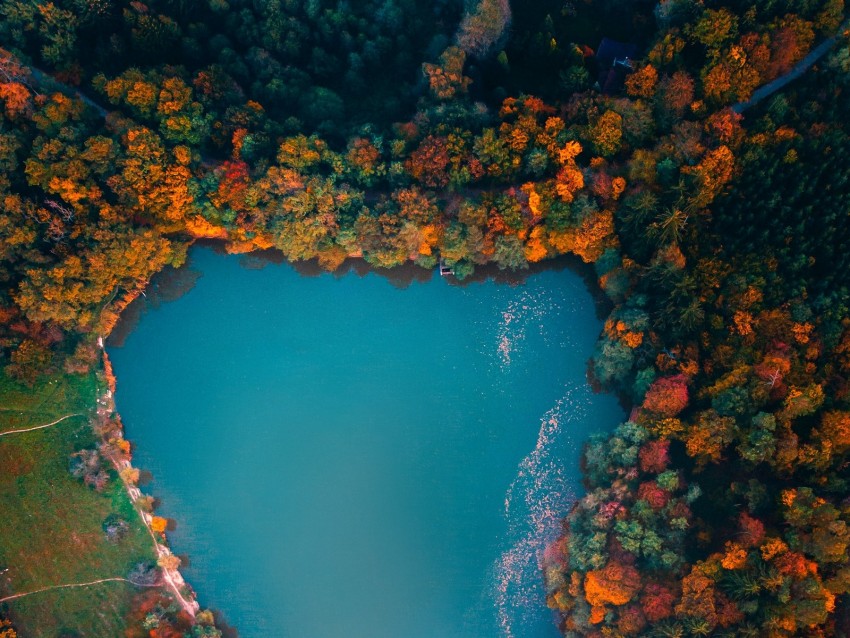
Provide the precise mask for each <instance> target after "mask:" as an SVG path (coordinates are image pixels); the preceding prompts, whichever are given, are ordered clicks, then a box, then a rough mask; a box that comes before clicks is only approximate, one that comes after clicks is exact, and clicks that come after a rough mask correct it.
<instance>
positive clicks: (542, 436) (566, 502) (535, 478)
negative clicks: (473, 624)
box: [493, 387, 589, 638]
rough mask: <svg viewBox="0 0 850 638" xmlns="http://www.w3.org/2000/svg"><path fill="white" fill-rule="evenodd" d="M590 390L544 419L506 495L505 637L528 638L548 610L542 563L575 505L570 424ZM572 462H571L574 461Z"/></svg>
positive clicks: (500, 571)
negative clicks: (526, 632)
mask: <svg viewBox="0 0 850 638" xmlns="http://www.w3.org/2000/svg"><path fill="white" fill-rule="evenodd" d="M587 394H588V391H587V388H582V387H568V388H566V391H565V393H564V396H563V397H562V398H561V399H559V400H558V402H557V403H556V404H555V406H554V407H553V408H552V409H551V410H549V411H548V412H547V413H546V414H545V415H544V416H543V418H542V419H541V422H540V431H539V433H538V436H537V444H536V445H535V447H534V449H533V450H532V451H531V452H530V453H529V454H528V456H526V457H525V458H524V459H523V460H522V462H521V463H520V464H519V470H518V472H517V476H516V478H515V479H514V480H513V482H512V483H511V486H510V488H508V491H507V494H506V496H505V512H504V514H505V518H506V519H507V521H508V538H509V542H510V546H509V547H508V548H507V549H506V550H505V551H504V552H503V553H502V555H501V556H500V557H499V559H498V560H497V561H496V564H495V565H494V569H493V589H494V596H495V603H496V609H497V614H498V620H499V626H500V629H501V635H502V636H503V638H524V636H523V634H521V633H520V634H518V633H517V632H518V631H519V628H520V627H525V626H529V625H530V624H533V620H534V619H539V618H540V615H541V609H542V608H545V597H544V594H543V587H542V582H541V578H542V577H541V565H540V559H541V558H542V556H543V551H544V549H545V547H546V545H547V544H548V543H550V542H551V541H553V540H554V539H555V538H556V537H557V535H558V532H559V530H560V525H561V520H562V519H563V517H564V516H565V514H566V513H567V511H568V510H569V507H570V505H571V504H572V503H573V502H574V501H575V488H576V486H575V485H574V484H573V480H571V479H570V477H569V476H568V475H567V473H566V472H565V466H566V464H567V463H568V462H570V461H568V460H567V459H565V458H564V454H565V453H566V452H572V451H574V449H575V442H573V441H572V440H571V437H570V432H569V423H570V422H571V421H575V420H579V419H582V418H583V417H584V416H585V413H586V405H587V402H588V399H589V397H588V396H587ZM570 460H571V459H570Z"/></svg>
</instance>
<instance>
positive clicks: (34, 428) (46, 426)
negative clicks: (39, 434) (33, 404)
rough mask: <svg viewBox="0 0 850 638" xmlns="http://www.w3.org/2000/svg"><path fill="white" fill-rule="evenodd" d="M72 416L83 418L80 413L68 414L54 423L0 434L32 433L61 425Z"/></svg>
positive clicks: (0, 434)
mask: <svg viewBox="0 0 850 638" xmlns="http://www.w3.org/2000/svg"><path fill="white" fill-rule="evenodd" d="M72 416H83V415H82V414H80V413H79V412H77V413H74V414H66V415H65V416H63V417H60V418H58V419H56V420H55V421H53V422H52V423H45V424H44V425H36V426H35V427H32V428H23V429H22V430H8V431H7V432H0V436H6V435H7V434H18V433H20V432H32V431H33V430H41V429H42V428H49V427H50V426H51V425H56V424H57V423H61V422H62V421H64V420H65V419H70V418H71V417H72Z"/></svg>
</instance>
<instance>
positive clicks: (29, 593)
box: [0, 576, 161, 603]
mask: <svg viewBox="0 0 850 638" xmlns="http://www.w3.org/2000/svg"><path fill="white" fill-rule="evenodd" d="M116 582H123V583H130V584H131V585H135V586H136V587H160V586H161V585H160V583H154V584H150V585H149V584H145V583H137V582H135V581H132V580H130V579H129V578H121V577H119V576H115V577H112V578H100V579H98V580H92V581H89V582H87V583H69V584H67V585H51V586H50V587H42V588H41V589H34V590H32V591H25V592H22V593H20V594H12V595H11V596H5V597H4V598H0V603H4V602H6V601H7V600H15V599H16V598H23V597H24V596H32V595H33V594H40V593H41V592H44V591H52V590H54V589H68V588H70V587H89V586H90V585H98V584H100V583H116Z"/></svg>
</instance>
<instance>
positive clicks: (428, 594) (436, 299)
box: [108, 248, 624, 638]
mask: <svg viewBox="0 0 850 638" xmlns="http://www.w3.org/2000/svg"><path fill="white" fill-rule="evenodd" d="M190 255H191V259H190V269H191V270H193V271H197V272H198V273H200V274H201V276H200V277H199V278H198V279H197V281H196V282H195V285H194V287H193V288H192V289H191V290H190V291H189V292H188V293H186V294H185V295H183V296H182V297H180V298H179V299H177V300H176V301H172V302H170V303H164V304H161V305H157V306H156V307H151V308H149V309H148V310H147V311H145V312H144V313H143V314H142V316H141V318H140V320H139V321H138V323H137V325H135V326H134V327H133V328H132V330H131V331H130V332H129V334H128V335H127V336H126V340H125V342H124V344H123V345H122V346H120V347H118V346H116V345H112V346H110V347H109V348H108V350H109V355H110V357H111V358H112V362H113V365H114V367H115V372H116V375H117V377H118V390H117V395H116V401H117V406H118V410H119V412H120V413H121V415H122V418H123V421H124V425H125V428H126V431H127V437H128V438H129V439H130V440H131V441H133V442H134V444H135V446H136V449H135V453H134V454H135V457H134V464H135V465H136V466H137V467H140V468H142V469H143V470H149V471H150V472H152V474H153V481H152V483H151V484H150V485H149V486H147V487H146V488H145V489H146V491H149V492H151V493H153V494H155V495H156V496H158V497H160V498H161V500H162V506H161V508H160V510H159V511H158V513H159V514H160V515H162V516H173V517H175V518H176V519H177V527H176V529H175V530H174V531H173V532H170V533H169V537H170V540H171V544H172V547H173V549H174V551H175V553H178V554H188V556H189V558H190V560H191V564H190V566H189V567H188V568H186V569H185V570H184V574H185V576H186V578H187V580H188V582H189V583H190V584H191V585H192V586H193V587H194V588H195V590H196V591H197V592H198V595H199V598H200V601H201V603H202V605H203V606H207V607H211V608H215V609H218V610H220V611H221V612H222V614H223V616H224V618H225V620H226V621H227V622H228V623H229V624H230V625H232V626H234V627H236V628H237V629H238V631H239V636H240V637H241V638H260V637H271V638H343V637H345V638H494V637H499V636H501V637H515V638H556V637H557V636H558V632H557V631H556V629H555V627H554V624H553V621H552V616H551V614H550V612H548V611H547V610H546V608H545V605H544V602H543V594H542V585H541V577H540V571H539V567H538V563H537V560H538V555H539V553H540V552H541V551H542V548H543V544H544V542H545V541H546V540H548V539H551V538H552V537H553V536H555V535H556V534H557V532H558V528H559V524H560V519H561V517H562V516H563V515H564V514H565V513H566V511H567V509H568V508H569V505H570V503H571V501H572V499H573V498H574V496H575V493H576V492H577V491H580V489H581V488H580V483H579V478H580V474H579V469H578V462H579V453H580V450H581V446H582V444H583V442H584V441H585V440H586V439H587V437H588V435H589V434H590V433H592V432H595V431H600V430H605V429H608V428H610V427H612V426H613V425H614V424H615V423H617V422H618V421H620V420H622V418H623V416H624V415H623V412H622V410H621V409H620V407H619V406H618V405H617V402H616V401H615V400H614V398H613V397H611V396H608V395H594V394H593V393H592V391H591V390H590V388H589V386H588V385H587V382H586V377H585V372H586V367H587V360H588V358H589V357H590V355H591V353H592V350H593V344H594V341H595V339H596V336H597V335H598V333H599V331H600V329H601V322H600V321H599V319H597V317H596V314H595V309H594V303H593V300H592V299H591V295H590V294H589V292H588V291H587V289H586V287H585V285H584V282H583V281H582V279H581V277H580V276H578V275H577V274H575V273H574V272H571V271H570V270H567V269H562V270H549V271H544V272H541V273H538V274H534V275H531V276H530V277H529V278H528V279H527V281H526V282H525V283H524V284H521V285H515V286H511V285H506V284H496V283H493V282H492V281H487V282H483V283H472V284H469V285H466V286H456V285H449V284H448V282H447V281H445V280H443V279H441V278H440V277H439V275H436V274H435V275H434V276H433V278H431V277H426V278H427V279H429V280H428V281H413V282H412V283H410V285H408V286H407V287H405V288H403V289H402V288H399V287H398V286H394V285H393V284H392V283H391V282H390V281H388V279H387V278H385V277H382V276H379V275H377V274H374V273H368V274H365V275H363V274H356V273H349V274H346V275H344V276H333V275H328V274H324V275H321V276H315V277H306V276H303V275H301V274H299V273H298V272H296V271H295V270H294V269H293V268H292V267H291V266H288V265H276V264H268V265H265V267H264V268H258V267H257V266H258V264H257V260H255V259H249V260H248V261H249V262H250V264H249V265H252V266H253V267H252V268H247V267H245V259H244V258H240V257H236V256H225V255H221V254H216V253H214V252H213V251H211V250H210V249H206V248H196V249H193V250H192V252H191V253H190ZM260 265H262V264H260ZM186 272H189V271H186ZM184 275H185V273H184ZM151 296H152V294H149V297H151Z"/></svg>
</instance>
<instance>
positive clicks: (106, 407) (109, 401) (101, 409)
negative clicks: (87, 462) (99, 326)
mask: <svg viewBox="0 0 850 638" xmlns="http://www.w3.org/2000/svg"><path fill="white" fill-rule="evenodd" d="M98 343H99V345H100V348H101V354H102V356H103V357H104V360H105V361H108V357H107V355H106V351H105V350H103V339H102V338H101V339H99V340H98ZM112 392H113V390H112V388H109V389H107V390H106V392H104V393H102V394H100V395H99V396H98V397H97V413H98V415H100V416H107V415H109V414H113V413H114V412H115V399H114V396H113V393H112ZM101 451H102V453H103V454H104V456H105V457H106V458H107V459H109V462H110V463H112V466H113V467H114V468H115V470H116V471H117V472H118V477H119V479H120V480H121V482H122V483H123V484H124V489H125V490H126V492H127V495H128V496H129V498H130V502H131V503H132V504H133V508H134V509H135V510H136V513H137V514H138V515H139V518H140V519H141V521H142V523H143V524H144V526H145V529H146V530H147V531H148V534H149V535H150V537H151V540H152V541H153V545H154V549H155V551H156V555H157V558H158V559H159V558H163V557H166V556H171V555H172V552H171V550H170V549H169V548H168V547H167V546H166V545H163V544H162V543H161V542H160V537H159V536H158V535H157V533H156V532H154V531H153V529H152V528H151V520H152V517H151V515H150V514H148V513H147V512H145V511H144V510H143V509H142V508H141V507H140V506H139V499H140V498H141V496H142V492H141V490H140V489H139V488H138V487H137V486H136V485H134V484H132V483H130V482H128V480H127V478H126V477H125V476H124V473H123V472H122V470H125V469H129V468H131V467H132V466H131V464H130V461H129V460H128V459H117V458H115V456H114V455H113V454H112V453H111V452H110V451H109V450H108V449H107V448H103V449H102V450H101ZM157 562H159V561H157ZM160 569H161V573H162V580H161V581H160V582H159V586H165V587H167V588H168V589H170V590H171V593H172V594H173V595H174V598H175V599H176V600H177V602H178V603H179V604H180V606H181V607H182V608H183V610H184V611H185V612H186V613H187V614H188V615H189V616H190V617H191V618H194V617H195V615H196V614H197V613H198V611H199V610H200V605H199V604H198V601H197V600H196V599H195V598H194V597H192V596H190V597H189V598H187V597H186V596H184V595H183V592H182V591H181V589H183V588H184V587H186V581H185V580H184V579H183V576H182V574H180V570H179V568H165V567H162V566H160Z"/></svg>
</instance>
